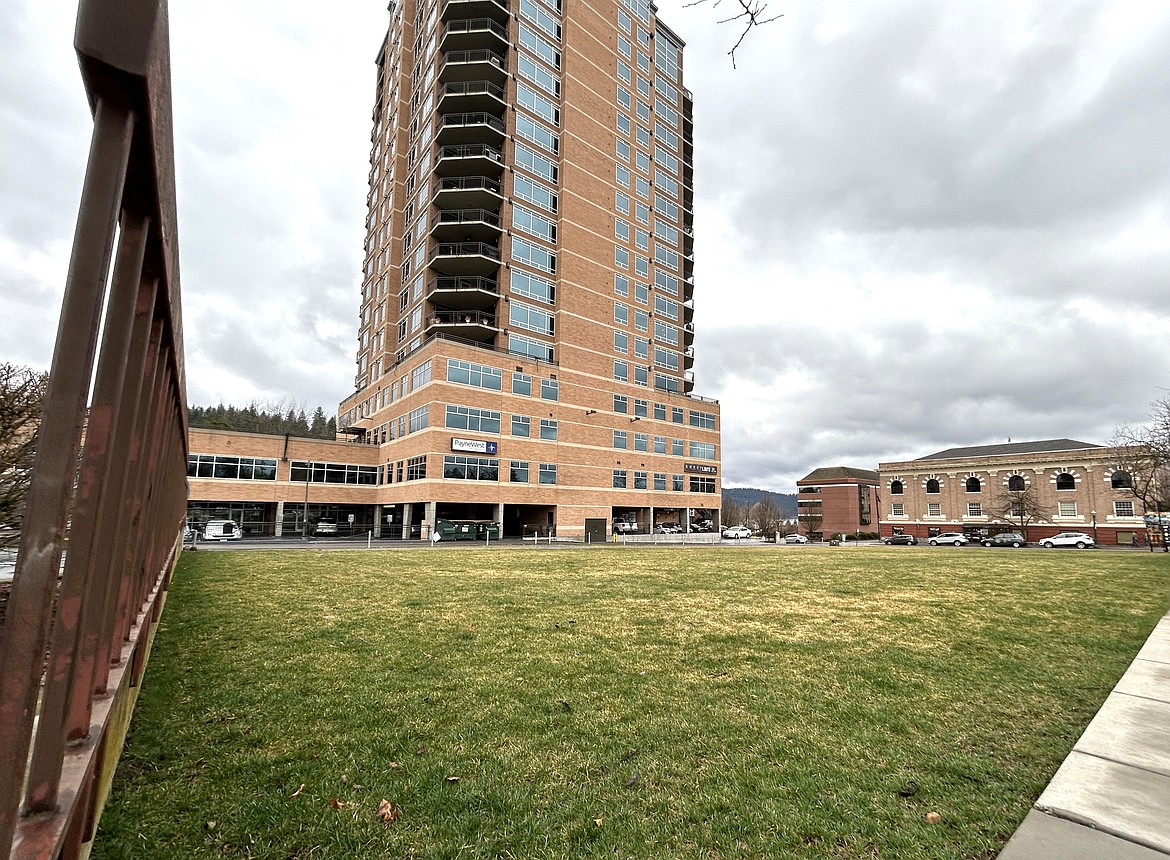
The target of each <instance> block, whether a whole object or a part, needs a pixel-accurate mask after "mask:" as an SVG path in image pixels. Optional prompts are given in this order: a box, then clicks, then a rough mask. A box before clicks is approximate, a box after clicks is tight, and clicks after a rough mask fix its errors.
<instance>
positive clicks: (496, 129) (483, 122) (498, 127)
mask: <svg viewBox="0 0 1170 860" xmlns="http://www.w3.org/2000/svg"><path fill="white" fill-rule="evenodd" d="M507 131H508V130H507V127H506V126H505V125H504V121H503V120H502V119H500V118H499V117H497V116H494V115H492V114H490V113H487V112H486V111H476V112H474V113H448V114H443V115H441V116H440V117H439V118H438V120H436V128H435V138H436V139H437V140H438V142H439V143H440V144H453V145H459V144H471V143H493V144H496V145H497V146H500V145H503V142H504V135H505V134H507Z"/></svg>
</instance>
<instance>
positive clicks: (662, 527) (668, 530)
mask: <svg viewBox="0 0 1170 860" xmlns="http://www.w3.org/2000/svg"><path fill="white" fill-rule="evenodd" d="M681 531H682V526H680V525H679V524H678V523H659V524H658V525H656V526H655V527H654V534H656V535H676V534H679V533H680V532H681Z"/></svg>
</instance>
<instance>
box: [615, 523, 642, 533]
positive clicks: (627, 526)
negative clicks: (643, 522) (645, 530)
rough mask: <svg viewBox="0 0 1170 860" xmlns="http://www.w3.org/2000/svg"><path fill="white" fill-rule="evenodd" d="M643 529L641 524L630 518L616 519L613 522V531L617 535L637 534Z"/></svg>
mask: <svg viewBox="0 0 1170 860" xmlns="http://www.w3.org/2000/svg"><path fill="white" fill-rule="evenodd" d="M641 530H642V528H641V526H639V525H638V524H637V523H634V522H630V521H629V520H614V523H613V533H614V534H615V535H630V534H637V533H638V532H640V531H641Z"/></svg>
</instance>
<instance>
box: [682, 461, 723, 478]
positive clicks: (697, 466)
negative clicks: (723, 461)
mask: <svg viewBox="0 0 1170 860" xmlns="http://www.w3.org/2000/svg"><path fill="white" fill-rule="evenodd" d="M683 471H684V472H699V473H700V474H703V475H715V474H718V473H719V470H718V469H716V468H715V467H714V466H706V465H704V464H702V463H683Z"/></svg>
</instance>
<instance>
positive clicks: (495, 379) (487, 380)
mask: <svg viewBox="0 0 1170 860" xmlns="http://www.w3.org/2000/svg"><path fill="white" fill-rule="evenodd" d="M447 381H448V382H457V383H459V384H460V385H470V386H472V387H474V388H487V389H490V390H491V391H502V390H503V388H504V371H502V370H500V369H499V368H498V367H489V366H487V365H485V364H475V363H474V362H470V361H462V360H461V359H458V358H449V359H447ZM403 393H405V392H403Z"/></svg>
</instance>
